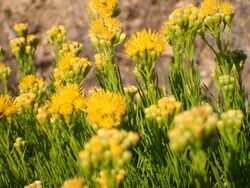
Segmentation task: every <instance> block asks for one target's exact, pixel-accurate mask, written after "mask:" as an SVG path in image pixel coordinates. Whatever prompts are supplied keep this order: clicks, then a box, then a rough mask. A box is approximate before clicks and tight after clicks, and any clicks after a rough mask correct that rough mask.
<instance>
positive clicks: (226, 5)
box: [201, 0, 234, 16]
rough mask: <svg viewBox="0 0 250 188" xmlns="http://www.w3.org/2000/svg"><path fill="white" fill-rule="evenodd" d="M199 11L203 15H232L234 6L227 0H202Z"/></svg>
mask: <svg viewBox="0 0 250 188" xmlns="http://www.w3.org/2000/svg"><path fill="white" fill-rule="evenodd" d="M201 11H202V12H203V13H204V15H205V16H214V15H216V14H222V15H224V16H232V15H233V14H234V7H233V5H232V4H231V3H230V2H229V1H224V2H223V1H221V0H204V2H203V3H202V4H201Z"/></svg>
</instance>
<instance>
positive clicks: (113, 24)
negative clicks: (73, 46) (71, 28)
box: [89, 17, 122, 41]
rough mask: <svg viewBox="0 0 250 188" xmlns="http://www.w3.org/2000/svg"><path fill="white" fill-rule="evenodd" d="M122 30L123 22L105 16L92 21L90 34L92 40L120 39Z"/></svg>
mask: <svg viewBox="0 0 250 188" xmlns="http://www.w3.org/2000/svg"><path fill="white" fill-rule="evenodd" d="M121 32H122V25H121V23H120V22H119V21H118V20H116V19H114V18H109V17H108V18H104V19H98V20H93V21H92V22H91V26H90V31H89V35H90V37H91V40H95V39H97V40H99V41H100V40H105V41H111V40H112V39H115V38H117V39H119V36H120V34H121Z"/></svg>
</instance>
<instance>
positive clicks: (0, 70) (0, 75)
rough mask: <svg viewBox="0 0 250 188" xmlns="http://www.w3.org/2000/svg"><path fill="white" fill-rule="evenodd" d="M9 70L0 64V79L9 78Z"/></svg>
mask: <svg viewBox="0 0 250 188" xmlns="http://www.w3.org/2000/svg"><path fill="white" fill-rule="evenodd" d="M10 72H11V70H10V68H9V67H7V66H6V64H4V63H0V79H2V80H5V79H8V78H9V76H10Z"/></svg>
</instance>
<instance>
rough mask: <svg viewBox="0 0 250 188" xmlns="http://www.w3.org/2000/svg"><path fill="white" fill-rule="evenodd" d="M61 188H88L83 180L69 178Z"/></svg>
mask: <svg viewBox="0 0 250 188" xmlns="http://www.w3.org/2000/svg"><path fill="white" fill-rule="evenodd" d="M61 188H88V186H87V185H86V183H85V181H84V179H83V178H71V179H68V180H66V181H65V182H64V183H63V185H62V187H61Z"/></svg>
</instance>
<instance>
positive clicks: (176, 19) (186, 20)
mask: <svg viewBox="0 0 250 188" xmlns="http://www.w3.org/2000/svg"><path fill="white" fill-rule="evenodd" d="M203 19H204V14H202V13H201V11H199V9H198V8H197V7H195V6H194V5H192V4H188V5H187V6H185V7H183V8H177V9H175V10H174V11H173V12H172V13H171V14H170V16H169V19H168V20H167V21H166V22H165V23H164V24H163V27H162V34H163V35H164V37H165V39H166V41H167V42H168V43H169V44H170V45H172V42H175V41H173V40H175V39H176V40H177V41H178V40H186V38H185V34H186V33H188V32H192V34H191V35H194V36H195V34H196V32H197V31H198V29H199V27H200V26H201V24H202V22H203ZM183 36H184V38H183Z"/></svg>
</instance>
